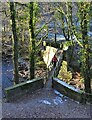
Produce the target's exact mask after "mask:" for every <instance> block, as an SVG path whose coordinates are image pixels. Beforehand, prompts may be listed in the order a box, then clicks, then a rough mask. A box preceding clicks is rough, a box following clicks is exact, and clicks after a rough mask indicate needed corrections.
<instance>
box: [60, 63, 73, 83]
mask: <svg viewBox="0 0 92 120" xmlns="http://www.w3.org/2000/svg"><path fill="white" fill-rule="evenodd" d="M58 78H61V79H63V80H65V81H66V82H69V81H70V80H71V79H72V73H71V71H67V62H66V61H63V62H62V66H61V69H60V71H59V74H58Z"/></svg>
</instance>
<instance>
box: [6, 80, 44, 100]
mask: <svg viewBox="0 0 92 120" xmlns="http://www.w3.org/2000/svg"><path fill="white" fill-rule="evenodd" d="M42 87H44V79H43V78H38V79H33V80H29V81H26V82H23V83H20V84H17V85H15V86H13V87H9V88H6V89H5V92H6V99H7V102H10V101H14V100H16V99H18V98H20V97H22V96H23V95H25V94H26V93H32V92H33V91H35V90H37V89H40V88H42Z"/></svg>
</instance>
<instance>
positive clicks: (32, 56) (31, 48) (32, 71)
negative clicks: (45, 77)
mask: <svg viewBox="0 0 92 120" xmlns="http://www.w3.org/2000/svg"><path fill="white" fill-rule="evenodd" d="M33 19H34V18H33V2H30V21H29V30H30V44H29V57H30V58H29V59H30V79H34V77H35V39H34V25H33Z"/></svg>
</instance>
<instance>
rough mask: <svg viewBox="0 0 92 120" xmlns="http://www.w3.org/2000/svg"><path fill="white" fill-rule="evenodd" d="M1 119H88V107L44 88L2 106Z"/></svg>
mask: <svg viewBox="0 0 92 120" xmlns="http://www.w3.org/2000/svg"><path fill="white" fill-rule="evenodd" d="M2 114H3V118H90V105H82V104H80V103H78V102H76V101H73V100H71V99H69V98H66V97H64V96H62V97H60V96H59V95H57V94H55V92H54V90H53V89H52V88H48V87H44V88H43V89H40V90H37V91H35V92H34V93H33V94H30V95H25V96H23V97H22V98H20V99H18V100H16V101H15V102H11V103H7V102H5V101H3V104H2Z"/></svg>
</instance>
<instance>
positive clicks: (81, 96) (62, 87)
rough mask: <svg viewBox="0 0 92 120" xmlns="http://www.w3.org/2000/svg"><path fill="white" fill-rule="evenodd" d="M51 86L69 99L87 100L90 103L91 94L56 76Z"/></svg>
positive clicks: (85, 101)
mask: <svg viewBox="0 0 92 120" xmlns="http://www.w3.org/2000/svg"><path fill="white" fill-rule="evenodd" d="M52 87H53V88H54V89H56V90H57V91H59V92H60V93H62V94H64V95H65V96H67V97H69V98H71V99H74V100H76V101H79V102H82V103H87V102H88V103H91V104H92V94H89V93H85V92H83V91H81V90H79V89H76V88H74V87H73V86H70V85H68V84H67V83H65V82H63V81H62V80H60V79H58V78H53V80H52Z"/></svg>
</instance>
